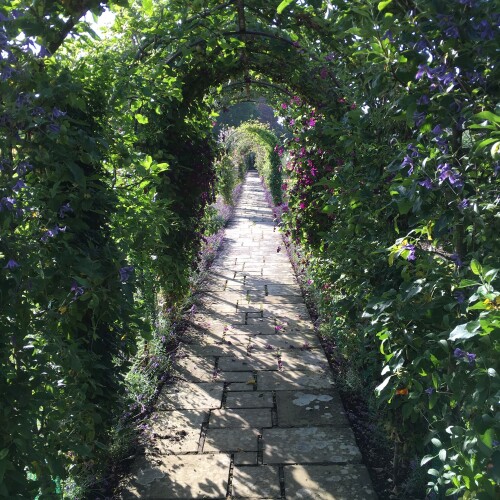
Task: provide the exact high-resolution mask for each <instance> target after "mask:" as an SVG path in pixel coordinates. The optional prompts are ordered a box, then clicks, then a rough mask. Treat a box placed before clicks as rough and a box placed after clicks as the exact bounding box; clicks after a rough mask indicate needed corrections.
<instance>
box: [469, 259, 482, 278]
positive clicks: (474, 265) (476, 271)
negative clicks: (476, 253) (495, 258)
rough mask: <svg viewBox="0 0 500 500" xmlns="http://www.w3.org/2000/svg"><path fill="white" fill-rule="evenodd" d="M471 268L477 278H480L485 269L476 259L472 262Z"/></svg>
mask: <svg viewBox="0 0 500 500" xmlns="http://www.w3.org/2000/svg"><path fill="white" fill-rule="evenodd" d="M470 268H471V271H472V272H473V273H474V274H475V275H476V276H480V275H481V273H482V272H483V267H482V266H481V264H479V262H478V261H477V260H476V259H472V262H471V263H470Z"/></svg>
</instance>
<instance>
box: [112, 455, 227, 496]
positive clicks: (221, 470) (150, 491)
mask: <svg viewBox="0 0 500 500" xmlns="http://www.w3.org/2000/svg"><path fill="white" fill-rule="evenodd" d="M230 462H231V458H230V456H229V455H224V454H221V453H220V454H217V455H183V456H181V455H170V456H168V457H162V458H161V460H153V459H147V458H145V457H143V458H141V459H139V460H137V461H136V462H135V464H134V467H133V469H132V473H131V475H130V477H129V478H128V481H127V483H126V489H125V491H124V492H123V493H122V494H121V495H120V498H121V499H123V500H129V499H136V498H140V499H155V500H156V499H158V500H170V499H175V498H184V499H186V498H223V499H225V498H226V492H227V488H228V479H229V464H230Z"/></svg>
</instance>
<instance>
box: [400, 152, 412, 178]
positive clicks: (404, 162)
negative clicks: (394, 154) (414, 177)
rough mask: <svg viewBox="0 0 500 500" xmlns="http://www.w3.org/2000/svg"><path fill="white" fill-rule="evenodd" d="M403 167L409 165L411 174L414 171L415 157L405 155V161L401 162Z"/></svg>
mask: <svg viewBox="0 0 500 500" xmlns="http://www.w3.org/2000/svg"><path fill="white" fill-rule="evenodd" d="M401 166H402V167H409V168H408V175H411V174H412V173H413V167H414V165H413V158H410V157H409V156H405V157H404V158H403V162H402V163H401Z"/></svg>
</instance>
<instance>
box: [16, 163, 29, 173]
mask: <svg viewBox="0 0 500 500" xmlns="http://www.w3.org/2000/svg"><path fill="white" fill-rule="evenodd" d="M16 170H17V173H18V175H24V174H25V173H26V172H28V171H29V170H33V165H32V164H31V163H29V162H27V161H22V162H21V163H20V164H19V165H18V166H17V168H16Z"/></svg>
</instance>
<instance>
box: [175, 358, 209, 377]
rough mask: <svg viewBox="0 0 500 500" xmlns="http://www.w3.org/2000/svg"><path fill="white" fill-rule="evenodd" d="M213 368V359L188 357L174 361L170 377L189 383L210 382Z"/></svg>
mask: <svg viewBox="0 0 500 500" xmlns="http://www.w3.org/2000/svg"><path fill="white" fill-rule="evenodd" d="M214 367H215V359H214V358H210V357H194V356H193V357H191V356H190V357H186V358H182V359H177V360H176V361H175V363H174V367H173V369H172V375H173V376H174V377H179V378H181V379H183V380H187V381H189V382H212V381H213V378H214Z"/></svg>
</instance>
